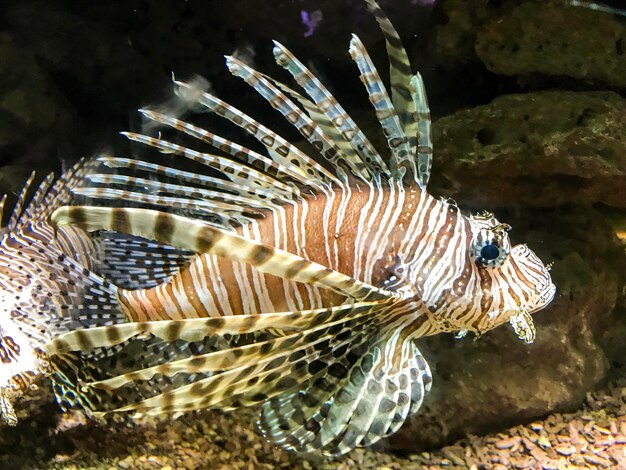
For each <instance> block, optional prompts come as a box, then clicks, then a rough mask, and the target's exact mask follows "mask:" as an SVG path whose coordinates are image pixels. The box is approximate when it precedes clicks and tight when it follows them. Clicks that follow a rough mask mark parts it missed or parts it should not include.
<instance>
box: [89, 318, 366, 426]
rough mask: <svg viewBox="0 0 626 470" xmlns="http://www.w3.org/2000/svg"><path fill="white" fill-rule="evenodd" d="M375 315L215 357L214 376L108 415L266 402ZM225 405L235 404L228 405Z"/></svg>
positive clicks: (208, 367) (208, 364)
mask: <svg viewBox="0 0 626 470" xmlns="http://www.w3.org/2000/svg"><path fill="white" fill-rule="evenodd" d="M372 313H373V311H372V309H369V310H368V311H366V312H365V315H362V316H361V317H357V318H354V319H352V320H349V321H341V322H338V323H337V324H335V325H333V324H330V325H326V324H322V325H319V326H317V327H316V328H313V329H312V330H311V331H307V332H306V333H304V334H300V333H294V334H291V335H288V336H286V337H279V338H273V339H270V340H268V341H266V342H264V343H263V344H253V345H249V346H243V347H236V348H231V349H226V350H223V351H217V352H215V353H211V354H210V355H207V356H208V357H204V358H200V359H199V361H201V360H204V361H205V364H204V367H205V369H201V370H202V373H203V374H205V373H211V372H212V371H214V372H215V373H214V374H210V375H209V376H208V377H205V378H202V379H200V380H198V381H195V382H192V383H189V384H187V385H184V386H181V387H177V388H175V389H173V390H170V391H168V392H165V393H157V394H156V395H154V396H152V397H149V398H146V399H144V400H142V401H140V402H137V403H133V404H131V405H127V406H124V407H121V408H118V409H113V410H110V411H109V412H128V411H135V412H136V413H138V415H145V414H147V415H154V414H161V413H164V412H165V413H170V412H183V411H191V410H195V409H203V408H211V407H215V406H216V405H219V408H220V409H224V408H226V409H232V408H236V407H239V406H242V405H245V406H249V405H252V404H255V403H258V402H261V401H265V400H266V399H267V398H268V397H271V396H277V395H280V394H282V393H284V392H285V391H291V390H294V389H295V388H297V387H299V386H300V385H301V384H302V383H303V382H306V381H307V380H309V379H310V377H311V375H312V372H313V373H316V372H317V369H315V368H311V369H310V370H309V369H308V368H307V365H309V364H311V363H313V362H315V361H317V360H322V359H321V358H326V359H327V360H328V359H329V358H328V356H329V355H332V354H333V352H335V351H337V349H338V348H341V347H342V346H346V345H348V344H350V343H351V339H352V338H351V334H350V333H351V330H352V328H357V329H360V328H362V327H363V326H364V325H367V324H369V323H371V321H372V316H371V314H372ZM356 336H357V337H358V335H356ZM344 349H345V348H344ZM207 359H208V360H207ZM211 359H215V361H212V360H211ZM192 360H193V359H192ZM220 362H221V363H222V365H223V366H224V368H223V370H220ZM229 364H232V367H230V366H229ZM124 380H125V379H124V378H121V379H120V381H124ZM128 383H130V382H128ZM255 385H257V386H256V387H255ZM87 387H89V385H87ZM261 390H262V392H261ZM235 395H238V400H243V402H239V403H236V404H235V403H233V402H232V401H231V400H232V398H233V397H234V396H235ZM224 402H231V404H230V405H229V406H226V407H225V406H224Z"/></svg>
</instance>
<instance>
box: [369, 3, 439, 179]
mask: <svg viewBox="0 0 626 470" xmlns="http://www.w3.org/2000/svg"><path fill="white" fill-rule="evenodd" d="M365 1H366V3H367V6H368V9H369V11H370V12H371V13H372V14H373V15H374V17H375V18H376V21H377V22H378V25H379V27H380V30H381V31H382V33H383V36H384V38H385V45H386V48H387V54H388V56H389V79H390V81H391V101H392V102H393V107H394V108H395V110H396V112H397V113H398V117H399V118H400V122H401V123H402V126H403V128H404V132H405V134H406V136H407V137H408V139H409V142H410V145H411V149H412V154H413V156H414V158H416V159H417V161H416V162H415V163H416V165H417V172H416V173H414V174H412V175H407V176H408V177H409V178H411V179H413V180H415V182H416V183H418V185H419V186H420V188H422V189H425V188H426V186H427V185H428V180H429V179H430V168H431V165H432V155H433V147H432V142H431V129H430V110H429V108H428V102H427V98H426V91H425V88H424V82H423V80H422V77H421V75H420V74H419V73H417V74H415V75H413V73H412V71H411V64H410V61H409V56H408V55H407V53H406V50H405V49H404V46H403V45H402V40H401V39H400V36H399V35H398V32H397V31H396V29H395V28H394V27H393V25H392V24H391V21H389V18H387V15H386V14H385V13H384V12H383V10H382V9H381V8H380V7H379V6H378V3H376V1H375V0H365Z"/></svg>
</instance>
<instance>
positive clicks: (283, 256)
mask: <svg viewBox="0 0 626 470" xmlns="http://www.w3.org/2000/svg"><path fill="white" fill-rule="evenodd" d="M52 220H53V222H54V223H55V224H57V225H66V224H70V225H76V226H78V227H80V228H82V229H84V230H87V231H90V232H91V231H96V230H115V231H117V232H120V233H126V234H130V235H136V236H139V237H143V238H147V239H151V240H155V241H157V242H159V243H164V244H167V245H172V246H175V247H177V248H182V249H186V250H192V251H195V252H196V253H207V254H211V255H216V256H222V257H225V258H228V259H231V260H234V261H240V262H244V263H248V264H250V265H252V266H254V268H255V269H257V270H258V271H260V272H264V273H268V274H273V275H275V276H278V277H281V278H283V279H288V280H292V281H295V282H302V283H304V284H312V285H315V286H318V287H323V288H326V289H330V290H333V291H335V292H337V293H339V294H341V295H344V296H346V297H350V298H353V299H356V300H376V299H383V298H389V297H394V296H396V295H395V294H393V293H391V292H389V291H386V290H383V289H380V288H378V287H375V286H372V285H370V284H367V283H364V282H361V281H358V280H356V279H354V278H351V277H350V276H346V275H345V274H342V273H340V272H338V271H335V270H332V269H330V268H328V267H325V266H322V265H320V264H317V263H314V262H312V261H309V260H307V259H304V258H302V257H300V256H298V255H295V254H293V253H289V252H287V251H284V250H280V249H278V248H274V247H271V246H268V245H264V244H262V243H258V242H255V241H252V240H250V239H248V238H245V237H242V236H239V235H236V234H234V233H232V232H228V231H226V230H223V229H221V228H219V227H215V226H213V225H210V224H208V223H205V222H202V221H199V220H195V219H190V218H187V217H182V216H177V215H172V214H167V213H165V212H160V211H154V210H149V209H131V208H112V207H91V206H82V207H70V206H65V207H61V208H60V209H58V210H56V211H55V212H54V214H53V216H52Z"/></svg>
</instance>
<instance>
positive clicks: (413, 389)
mask: <svg viewBox="0 0 626 470" xmlns="http://www.w3.org/2000/svg"><path fill="white" fill-rule="evenodd" d="M379 332H380V330H379ZM376 337H378V338H380V335H379V336H376V335H374V338H376ZM397 340H398V338H397V337H395V338H394V337H390V338H387V339H386V340H380V339H378V340H376V339H374V340H370V341H369V342H368V343H365V344H362V345H361V346H359V347H356V348H353V349H351V350H350V351H349V352H348V353H347V354H346V355H345V356H342V357H339V359H337V360H336V361H334V362H331V363H329V364H327V365H326V368H325V372H326V373H325V375H323V376H322V378H321V379H320V380H318V381H317V382H309V385H308V387H307V388H306V389H304V390H303V391H299V392H295V393H287V394H284V395H281V396H279V397H276V398H274V399H272V400H270V401H269V402H266V403H265V404H264V406H263V410H262V417H261V422H260V424H261V428H262V430H263V431H264V432H265V433H266V434H267V435H268V436H269V437H271V438H272V440H274V441H275V442H277V443H279V444H280V445H282V446H284V447H286V448H288V449H291V450H295V451H297V452H321V453H323V454H325V455H332V456H337V455H341V454H344V453H346V452H349V451H350V450H352V449H354V448H355V447H356V446H359V445H369V444H373V443H375V442H376V441H378V440H379V439H381V438H382V437H384V436H385V435H388V434H389V433H390V432H393V430H395V429H397V428H398V427H399V426H400V425H401V424H402V423H403V422H404V420H405V419H406V417H407V416H408V414H409V411H410V409H416V408H418V407H419V405H420V404H421V402H422V398H423V391H424V389H425V386H424V382H425V375H423V374H421V373H420V370H422V369H420V368H419V366H418V358H421V356H416V355H418V354H419V352H418V351H417V349H416V348H415V347H414V346H413V345H412V343H411V341H410V340H407V342H406V343H404V344H402V345H399V344H397ZM423 367H424V368H425V369H424V370H425V371H427V366H426V365H425V363H423ZM426 373H427V372H425V374H426ZM428 378H429V375H428ZM418 391H421V392H422V393H421V395H420V394H419V393H418Z"/></svg>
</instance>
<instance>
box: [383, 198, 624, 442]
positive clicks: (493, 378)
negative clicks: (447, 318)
mask: <svg viewBox="0 0 626 470" xmlns="http://www.w3.org/2000/svg"><path fill="white" fill-rule="evenodd" d="M500 215H502V214H500V213H499V214H498V216H500ZM502 218H503V219H505V217H504V215H502ZM518 219H519V220H515V217H514V215H513V214H511V215H507V217H506V219H505V220H507V221H508V222H511V225H512V226H513V230H514V231H517V230H519V231H520V233H524V236H525V238H526V239H527V241H528V243H529V244H531V245H532V246H535V247H538V249H537V253H538V254H539V255H540V256H541V257H542V259H546V260H550V259H552V260H554V261H555V265H554V268H553V270H552V273H551V274H552V276H553V280H554V283H555V284H556V286H557V295H556V297H555V301H554V303H553V304H552V305H551V306H549V307H548V308H547V309H546V310H545V311H542V312H541V313H538V314H537V315H535V316H534V319H535V324H536V325H537V337H536V339H535V342H534V343H533V344H531V345H526V344H523V343H522V342H519V341H518V340H517V338H516V337H515V335H514V333H513V332H512V331H510V330H509V329H507V328H499V329H497V330H494V331H492V332H489V333H487V334H485V335H484V336H483V337H481V338H479V339H477V340H476V341H473V340H472V338H470V337H469V335H468V336H467V337H465V338H463V339H461V340H455V339H454V338H453V337H452V336H451V335H450V336H442V335H439V337H432V338H429V339H427V340H425V341H419V342H418V346H419V347H420V349H421V350H422V351H423V352H424V356H425V357H426V358H427V360H428V361H429V363H430V364H432V369H433V388H432V391H431V392H430V394H429V395H428V396H427V397H426V399H425V401H424V406H423V407H422V409H421V410H420V412H419V413H418V414H417V415H415V416H414V417H413V418H412V419H411V421H410V422H409V423H408V424H407V425H405V426H404V427H403V428H402V430H401V431H400V432H399V433H398V434H397V435H394V436H392V437H391V438H390V439H389V446H390V447H391V448H392V449H394V450H402V451H418V450H422V449H424V448H433V447H440V446H442V445H444V444H446V443H450V442H452V441H454V440H455V439H458V438H461V437H464V436H467V435H468V434H482V433H486V432H493V431H500V430H502V429H504V428H506V427H508V426H509V425H511V424H514V423H523V422H528V421H530V420H533V419H535V418H537V417H540V416H545V415H547V414H549V413H553V412H555V411H557V412H558V411H571V410H574V409H576V408H577V407H579V406H580V405H581V403H582V402H583V401H584V398H585V395H586V393H588V392H589V391H591V390H593V389H594V388H597V387H598V386H599V385H600V384H602V382H603V381H604V380H605V379H606V377H607V373H608V371H609V364H610V363H611V362H613V360H615V358H616V356H617V355H618V354H620V350H619V346H618V347H616V344H617V342H611V341H610V340H607V339H606V338H605V337H604V335H605V334H606V332H608V331H610V330H613V331H621V332H622V333H624V334H626V316H624V315H623V314H620V312H619V311H616V310H615V306H616V303H617V302H618V298H619V296H620V294H621V292H620V291H621V289H622V287H623V286H624V283H625V282H626V256H625V255H624V252H623V247H622V246H621V244H620V243H619V241H618V240H617V239H616V237H615V233H614V231H613V230H612V228H611V227H610V226H608V225H607V224H606V223H605V222H604V219H603V215H602V214H600V213H598V212H596V211H595V210H589V211H586V210H583V209H577V208H566V209H563V210H554V209H550V210H533V211H523V212H520V213H519V214H518ZM524 221H525V223H524ZM512 241H513V242H514V241H515V238H514V235H513V234H512ZM620 344H621V343H620ZM622 349H623V347H622Z"/></svg>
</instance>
